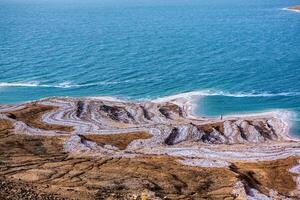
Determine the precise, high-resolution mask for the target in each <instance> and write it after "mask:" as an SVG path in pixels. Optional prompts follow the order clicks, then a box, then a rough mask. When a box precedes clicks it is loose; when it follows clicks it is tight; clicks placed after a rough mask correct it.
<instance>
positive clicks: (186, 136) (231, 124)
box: [0, 93, 300, 199]
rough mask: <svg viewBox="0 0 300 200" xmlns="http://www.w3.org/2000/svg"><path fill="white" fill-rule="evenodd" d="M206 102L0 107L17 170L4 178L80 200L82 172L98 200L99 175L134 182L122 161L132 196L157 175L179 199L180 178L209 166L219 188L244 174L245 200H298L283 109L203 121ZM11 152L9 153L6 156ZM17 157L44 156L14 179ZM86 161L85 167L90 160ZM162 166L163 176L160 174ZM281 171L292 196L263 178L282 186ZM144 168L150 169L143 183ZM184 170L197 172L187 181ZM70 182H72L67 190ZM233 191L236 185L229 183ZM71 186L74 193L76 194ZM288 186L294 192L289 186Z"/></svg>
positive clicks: (95, 101) (298, 150)
mask: <svg viewBox="0 0 300 200" xmlns="http://www.w3.org/2000/svg"><path fill="white" fill-rule="evenodd" d="M199 98H201V95H200V96H198V95H197V94H195V93H184V94H179V95H173V96H170V97H166V98H159V99H156V100H149V101H139V102H135V101H125V100H120V99H115V98H111V97H107V96H106V97H84V98H70V97H69V98H67V97H55V98H44V99H40V100H36V101H32V102H27V103H23V104H15V105H5V106H0V136H1V137H2V139H1V140H0V144H1V145H2V143H4V144H3V145H2V146H3V148H2V150H1V145H0V153H2V152H3V153H2V154H0V158H1V159H3V160H4V161H5V162H6V163H7V164H6V166H8V167H7V168H5V169H3V173H4V177H5V178H6V179H7V180H12V181H16V182H17V183H21V181H27V182H30V184H41V183H40V182H39V181H40V180H43V183H47V184H48V185H51V187H52V188H55V189H54V190H51V188H50V189H48V188H46V189H45V187H44V186H43V184H41V185H42V186H41V187H42V189H41V191H47V192H53V191H55V193H56V192H57V191H59V194H61V195H76V192H74V190H75V191H76V189H78V187H77V186H76V187H73V186H70V185H72V181H73V180H74V179H73V178H71V179H68V178H67V177H65V175H64V174H65V173H68V174H69V175H70V177H73V175H74V174H75V175H76V176H78V177H80V179H82V180H84V181H87V182H89V185H91V186H93V187H86V186H85V185H82V184H81V186H80V188H79V189H78V190H79V191H86V192H87V194H88V196H89V195H91V192H92V191H94V190H92V189H89V188H94V186H95V188H97V187H99V185H98V182H95V181H94V178H92V180H91V178H90V177H98V176H99V177H101V176H102V177H101V178H99V180H98V181H99V182H100V181H101V180H103V176H104V177H105V179H106V178H108V181H107V182H105V183H102V184H103V185H104V186H109V187H110V186H111V184H114V182H111V179H110V177H111V176H113V177H115V176H116V175H120V177H119V179H120V182H121V183H124V176H123V174H122V172H120V171H119V169H120V166H119V165H120V164H121V165H122V170H125V171H126V170H128V171H129V172H128V171H126V172H127V173H129V175H128V176H126V177H127V178H128V177H130V178H133V179H134V180H135V181H139V182H138V184H133V185H132V184H131V183H127V182H126V183H125V185H126V187H127V186H128V187H132V189H130V188H129V191H133V192H136V191H137V190H136V188H137V186H138V187H139V188H140V187H142V186H143V183H144V181H145V177H144V176H145V173H147V176H151V178H149V180H151V181H153V180H154V183H155V184H157V185H160V187H161V186H162V185H164V186H166V189H165V191H166V192H165V194H168V195H172V194H174V193H175V194H177V193H176V191H175V192H174V193H173V192H171V193H170V192H169V191H170V186H171V187H173V186H175V187H176V185H178V184H177V183H176V181H178V179H177V177H180V178H181V179H182V180H184V179H186V178H187V179H188V180H190V179H191V177H194V173H195V170H202V171H201V173H200V174H199V175H200V176H201V175H203V174H205V175H206V174H207V175H208V177H207V176H205V177H203V180H209V181H211V180H217V181H216V183H214V184H215V185H216V186H217V188H218V187H221V188H224V187H223V186H221V185H220V183H221V182H222V181H223V180H224V179H222V181H221V182H220V181H219V180H218V179H216V178H215V177H219V176H220V175H223V174H224V173H228V174H229V175H228V177H230V180H233V179H232V178H234V177H235V178H236V179H234V180H235V181H234V183H236V184H238V183H239V185H240V186H239V187H240V189H239V190H238V192H237V193H238V195H241V194H243V195H244V196H246V197H249V198H250V197H253V194H252V193H249V192H247V191H249V190H251V191H255V192H256V195H254V197H255V196H257V195H258V196H261V195H264V196H265V197H268V196H272V197H273V195H274V194H273V193H274V192H273V191H275V193H276V192H277V191H279V192H280V195H279V194H275V196H277V197H279V199H281V197H282V196H281V195H283V196H284V197H285V196H295V197H298V196H297V194H295V193H294V191H297V190H298V189H300V185H299V184H298V185H297V183H295V182H294V180H295V179H296V178H300V176H299V175H298V174H297V173H293V172H294V171H295V169H298V168H295V167H297V166H298V165H299V164H298V160H299V159H300V143H299V140H297V139H294V138H292V137H290V136H289V135H288V133H287V131H288V123H287V121H286V119H287V118H288V117H286V118H282V115H281V113H282V112H279V111H278V112H276V111H272V112H264V113H253V114H246V115H245V114H244V115H228V116H224V118H223V119H222V120H221V119H219V118H204V117H199V116H197V115H195V114H194V111H195V109H196V107H195V106H197V104H195V101H197V100H198V99H199ZM287 116H288V112H287ZM3 131H4V132H3ZM7 133H8V135H6V134H7ZM23 148H24V149H25V150H24V151H23V150H22V149H23ZM4 152H5V153H4ZM18 152H20V153H19V154H18ZM31 153H32V155H31ZM57 154H59V155H61V157H62V159H61V160H60V159H59V158H58V160H55V159H56V157H57ZM3 155H5V156H4V157H3V158H2V157H1V156H3ZM20 155H21V156H20ZM23 155H26V156H25V157H24V156H23ZM37 155H41V156H42V157H44V156H48V157H49V158H48V160H47V161H44V160H42V159H35V158H36V156H37ZM52 155H54V157H53V156H52ZM65 158H68V159H65ZM15 160H17V161H18V162H19V164H20V165H22V161H24V160H26V161H30V162H32V160H34V165H26V169H22V170H19V171H18V170H15V171H14V172H13V176H12V177H8V176H6V175H5V173H8V174H10V172H11V170H14V169H15V166H18V165H16V163H15V162H16V161H15ZM19 160H20V161H19ZM35 160H37V161H35ZM53 160H54V161H53ZM82 161H83V163H84V164H81V162H82ZM39 162H43V163H42V164H40V163H39ZM73 162H74V163H78V164H76V166H77V165H80V166H81V167H80V168H77V170H75V171H74V172H73V171H72V170H73V169H74V167H75V164H73ZM94 164H96V166H97V167H96V168H95V170H94V167H93V168H92V169H93V170H85V169H87V167H88V168H89V166H93V165H94ZM249 165H250V167H249ZM36 166H38V168H37V167H36ZM40 166H43V167H42V168H41V167H40ZM57 166H63V167H66V168H67V169H68V170H69V172H64V171H63V170H62V172H59V171H57ZM153 166H155V167H153ZM165 166H167V167H171V170H173V172H172V174H171V175H167V176H165V177H160V178H159V179H157V176H156V175H157V173H168V172H169V171H170V169H169V168H165ZM105 167H107V169H108V170H109V171H108V172H109V173H108V174H107V175H106V174H105V173H103V172H102V171H101V170H99V169H104V168H105ZM162 167H164V168H163V169H162ZM78 169H79V170H78ZM105 169H106V168H105ZM159 169H162V170H161V171H159V172H158V171H157V170H159ZM274 169H276V170H277V171H276V173H277V172H278V173H280V178H281V179H282V180H286V179H287V176H288V180H289V182H290V183H291V184H290V185H289V189H288V190H282V189H281V186H280V187H279V186H278V187H277V186H276V187H274V186H273V185H268V184H266V183H265V182H263V181H264V180H265V179H266V178H267V179H268V180H269V181H271V182H272V181H273V179H274V176H273V170H274ZM111 170H112V171H111ZM140 170H141V171H140ZM252 170H253V171H252ZM289 170H290V171H289ZM250 171H251V173H252V172H253V174H257V177H258V178H259V179H260V181H261V182H262V186H261V184H258V185H253V184H251V180H250V181H249V179H248V178H243V177H245V176H246V177H247V176H248V172H249V173H250ZM131 172H134V173H131ZM137 172H139V173H140V174H139V175H138V177H139V178H138V179H137ZM183 172H184V173H183ZM56 173H60V174H61V175H59V176H58V177H63V180H64V181H61V182H56V183H55V184H53V183H52V182H51V180H52V177H54V176H53V174H56ZM149 173H150V174H149ZM175 173H178V174H175ZM77 174H78V175H77ZM103 174H104V175H103ZM173 174H175V178H174V176H173ZM182 174H188V176H187V177H181V176H182ZM299 174H300V173H299ZM0 175H1V170H0ZM69 175H68V176H69ZM239 175H241V176H239ZM48 177H50V178H48ZM166 177H167V180H165V178H166ZM168 177H170V178H171V179H172V180H173V178H174V181H175V182H173V181H172V182H168V180H170V179H169V178H168ZM172 177H173V178H172ZM211 177H214V178H211ZM276 178H278V176H276ZM58 179H59V178H58ZM187 179H186V180H187ZM45 180H46V181H45ZM226 180H227V179H226ZM112 181H114V180H112ZM63 183H66V186H64V185H63ZM189 183H190V182H189ZM189 183H188V184H189ZM192 183H193V184H195V185H197V184H201V181H200V182H199V179H197V178H196V179H195V180H193V181H192ZM226 185H227V186H228V185H234V184H233V183H232V182H228V181H227V182H226ZM56 187H60V189H57V188H56ZM101 187H102V185H101ZM70 188H72V190H69V189H70ZM197 188H199V187H197ZM262 188H263V189H262ZM282 188H284V189H285V188H286V186H285V185H284V186H282ZM127 190H128V189H127ZM0 191H1V190H0ZM116 191H119V190H118V189H115V190H113V192H114V193H115V192H116ZM159 191H160V190H157V189H154V190H153V192H154V194H159ZM139 192H140V191H139ZM177 192H178V191H177ZM203 192H204V193H206V192H207V191H206V190H205V191H203ZM232 192H234V193H235V192H236V190H235V187H233V188H232V189H230V190H229V192H227V193H229V194H232ZM108 193H109V194H110V193H111V191H109V192H108ZM227 193H226V194H227ZM165 194H164V195H163V196H165ZM235 194H236V193H235ZM278 195H279V196H278ZM189 197H191V196H189ZM216 197H217V196H216ZM82 199H86V198H85V197H82Z"/></svg>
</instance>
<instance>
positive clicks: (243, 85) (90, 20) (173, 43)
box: [0, 0, 300, 134]
mask: <svg viewBox="0 0 300 200" xmlns="http://www.w3.org/2000/svg"><path fill="white" fill-rule="evenodd" d="M297 4H300V1H296V0H284V1H283V0H263V1H262V0H251V1H248V0H209V1H203V0H101V1H100V0H87V1H81V0H64V1H62V0H26V1H25V0H0V103H2V104H6V103H17V102H24V101H29V100H34V99H39V98H43V97H50V96H76V97H77V96H103V95H105V96H114V97H118V98H125V99H131V100H144V99H155V98H158V97H164V96H170V95H174V94H179V93H185V92H192V91H197V92H199V94H201V95H202V98H200V99H199V101H198V102H197V103H198V105H199V106H198V107H197V111H196V113H197V114H201V115H205V116H218V115H225V114H232V113H245V112H261V111H269V110H274V109H276V110H280V109H282V110H288V111H291V112H293V113H295V114H294V115H293V116H294V117H293V122H294V124H296V126H295V127H299V124H300V122H298V117H297V114H298V113H300V13H299V12H292V11H288V10H285V9H284V8H286V7H289V6H293V5H297ZM293 132H294V134H300V130H299V129H297V128H294V129H293Z"/></svg>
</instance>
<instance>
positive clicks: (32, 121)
mask: <svg viewBox="0 0 300 200" xmlns="http://www.w3.org/2000/svg"><path fill="white" fill-rule="evenodd" d="M54 109H57V108H56V107H53V106H46V105H40V104H34V103H33V104H28V105H27V106H26V107H25V108H23V109H21V110H17V111H13V112H8V113H5V114H6V115H7V116H8V117H9V118H11V119H15V120H19V121H22V122H24V123H25V124H27V125H28V126H30V127H34V128H39V129H44V130H58V131H66V132H71V131H73V128H72V127H69V126H62V125H55V124H46V123H43V122H41V117H42V115H43V114H45V113H47V112H50V111H52V110H54Z"/></svg>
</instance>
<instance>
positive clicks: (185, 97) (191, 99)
mask: <svg viewBox="0 0 300 200" xmlns="http://www.w3.org/2000/svg"><path fill="white" fill-rule="evenodd" d="M205 97H206V96H205V95H203V93H202V92H201V91H199V92H198V91H194V92H185V93H178V94H175V95H170V96H165V97H158V98H156V99H149V100H148V99H147V100H131V99H123V98H118V97H114V96H85V97H69V96H63V97H59V96H54V97H45V98H41V99H37V100H32V101H26V102H21V103H16V104H0V108H1V107H5V106H9V107H11V106H18V105H21V104H30V103H38V102H41V101H47V100H49V99H56V98H58V99H60V98H61V99H82V100H96V101H98V100H101V101H110V102H116V103H133V104H134V103H143V102H153V103H174V104H175V105H177V106H179V107H181V108H182V109H183V110H184V111H185V113H186V118H187V119H193V120H217V121H218V116H200V115H197V114H196V110H197V109H199V105H198V104H197V103H196V102H197V101H199V100H200V99H201V98H205ZM282 113H284V115H282ZM293 115H294V112H293V111H289V110H284V109H272V110H267V111H261V112H260V111H258V112H256V111H254V112H247V113H241V114H238V113H237V114H228V115H226V114H225V115H223V120H231V119H239V118H249V119H255V118H273V117H274V118H277V119H279V120H281V121H282V122H283V123H284V124H285V126H286V134H283V135H282V137H284V138H286V139H287V140H294V141H300V139H299V138H298V137H297V136H296V134H292V133H290V130H291V128H292V127H293V126H294V124H293V123H292V120H291V119H292V116H293Z"/></svg>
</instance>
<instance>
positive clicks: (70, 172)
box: [0, 102, 299, 200]
mask: <svg viewBox="0 0 300 200" xmlns="http://www.w3.org/2000/svg"><path fill="white" fill-rule="evenodd" d="M76 106H77V107H76V109H75V110H74V111H75V113H74V114H75V115H81V112H82V111H83V110H84V106H83V105H82V103H80V102H79V103H78V102H77V103H76ZM101 108H102V111H103V112H106V113H107V116H110V117H111V119H112V121H117V120H119V121H120V118H119V117H120V116H121V115H122V114H124V113H122V112H119V111H115V110H109V109H111V107H103V106H102V107H101ZM173 108H174V107H172V108H170V107H169V110H167V109H166V108H165V107H164V109H165V110H162V109H160V112H161V116H162V117H170V116H171V115H170V116H169V113H168V112H169V111H170V110H172V109H173ZM57 109H58V107H55V106H50V105H46V104H42V103H41V104H39V103H28V104H26V105H24V106H22V107H16V108H14V109H11V108H9V109H7V107H4V108H3V109H2V111H1V113H0V114H1V116H2V117H1V118H0V199H1V200H2V199H3V200H21V199H22V200H23V199H24V200H25V199H30V200H37V199H42V200H44V199H45V200H46V199H47V200H54V199H55V200H56V199H57V200H58V199H99V200H100V199H227V200H229V199H251V198H252V197H253V198H255V195H252V197H251V193H253V191H255V192H257V193H258V194H259V195H258V196H257V195H256V198H258V199H259V197H270V198H275V197H276V198H277V197H278V199H284V198H291V199H299V196H297V195H298V192H297V191H298V189H297V174H296V172H293V170H290V169H291V168H293V167H295V166H297V164H298V160H299V157H298V155H295V156H293V155H289V156H286V157H283V158H280V159H271V160H260V161H247V162H244V161H242V160H241V161H238V160H236V161H231V162H229V165H228V166H225V165H224V166H214V165H212V166H210V167H205V166H201V165H200V166H196V165H186V164H183V162H182V161H183V160H184V159H185V158H184V156H180V155H169V154H167V153H161V154H154V153H153V154H152V153H149V154H144V153H141V152H140V151H136V152H137V153H135V154H132V153H131V151H130V149H127V147H128V146H129V145H130V144H132V143H133V142H134V141H136V140H141V141H143V140H151V138H152V135H151V134H150V133H148V132H146V131H141V130H139V131H132V130H131V129H130V130H131V131H128V132H126V133H124V132H122V133H117V134H106V135H101V134H86V135H85V134H79V135H78V134H77V135H78V136H79V138H80V141H81V142H82V143H83V144H84V143H86V144H87V143H88V142H92V143H93V144H97V145H98V146H99V148H100V147H105V146H109V147H110V148H111V149H113V150H116V151H118V152H123V155H124V156H114V154H95V153H85V152H84V151H83V152H82V153H78V152H75V153H74V152H70V151H66V147H65V145H66V142H68V141H69V140H70V138H71V137H72V136H73V134H72V132H74V130H75V128H74V127H72V126H69V125H63V124H50V123H45V122H44V121H43V120H42V116H44V115H45V114H46V113H49V112H53V111H55V110H57ZM64 109H66V108H64ZM144 111H145V110H144ZM126 114H128V113H126ZM66 115H67V114H66ZM179 115H182V113H179ZM77 117H78V116H77ZM127 117H129V118H132V120H133V118H135V116H133V117H132V116H129V115H128V116H127ZM144 117H145V118H151V115H150V114H149V116H147V114H145V113H144ZM18 123H22V125H23V128H24V126H26V127H27V128H28V129H21V128H20V130H18V131H16V129H17V128H18V127H19V125H18ZM126 123H127V122H125V123H124V124H126ZM189 123H191V122H189ZM213 126H216V125H215V124H214V125H213ZM213 126H209V125H206V126H202V128H203V129H204V131H205V133H206V134H203V135H202V136H201V138H202V140H201V141H200V142H202V143H204V142H205V141H207V138H208V136H207V135H208V134H210V133H212V134H214V131H215V130H216V127H213ZM31 129H34V130H38V131H39V133H43V132H44V131H48V132H49V131H54V132H55V133H57V134H52V135H51V134H45V135H43V134H29V133H28V130H31ZM210 129H211V130H210ZM219 129H222V125H221V128H220V127H219ZM22 130H24V132H26V133H24V134H23V133H22ZM175 130H176V129H175ZM175 132H176V131H174V128H173V129H171V131H170V133H169V135H166V137H165V138H164V142H165V144H161V145H162V146H168V145H170V144H171V143H172V138H173V140H174V138H176V137H175V136H176V135H175V136H174V134H175ZM219 132H220V133H223V132H224V130H219ZM172 134H173V135H172ZM201 138H200V139H201ZM213 141H215V140H213ZM211 145H217V144H214V143H213V142H211ZM225 145H228V146H232V144H225ZM258 145H259V144H258ZM157 148H160V147H157ZM272 191H273V193H274V194H273V197H272V195H270V193H272ZM249 195H250V196H249Z"/></svg>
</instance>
